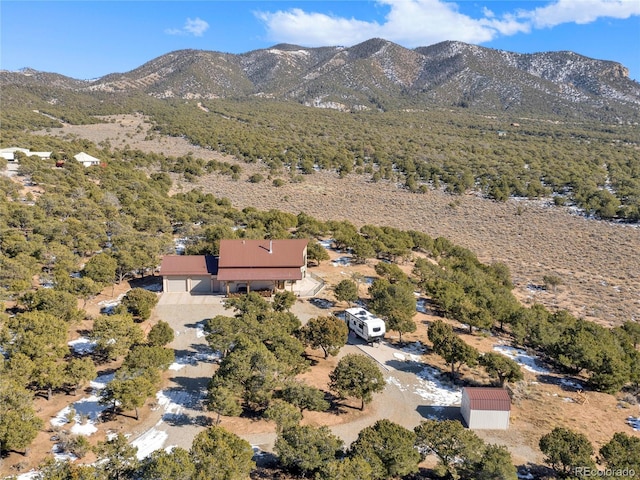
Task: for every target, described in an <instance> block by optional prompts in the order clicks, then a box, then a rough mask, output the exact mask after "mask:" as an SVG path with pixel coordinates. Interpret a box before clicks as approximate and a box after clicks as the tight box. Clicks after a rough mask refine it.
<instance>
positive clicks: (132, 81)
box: [0, 39, 640, 122]
mask: <svg viewBox="0 0 640 480" xmlns="http://www.w3.org/2000/svg"><path fill="white" fill-rule="evenodd" d="M0 80H1V82H2V84H3V85H7V84H21V85H24V86H33V85H39V86H49V87H51V88H59V89H70V90H75V91H77V92H83V93H89V94H91V92H102V93H105V92H109V93H118V92H121V93H136V92H138V93H144V94H146V95H150V96H153V97H156V98H184V99H193V98H201V99H213V98H251V97H266V98H274V99H278V100H289V101H295V102H299V103H302V104H305V105H309V106H315V107H322V108H334V109H339V110H345V111H354V110H363V109H382V110H391V109H401V108H404V109H407V108H426V107H431V106H444V107H447V106H449V107H450V106H457V107H465V108H469V109H473V110H474V111H481V112H486V113H490V112H504V111H507V112H511V113H514V114H519V115H524V114H534V115H545V116H547V115H553V116H560V117H568V118H585V119H594V120H606V121H623V122H627V121H637V120H638V119H639V117H640V113H639V111H640V83H638V82H636V81H633V80H631V79H630V78H629V76H628V70H627V69H626V68H625V67H624V66H623V65H621V64H619V63H616V62H611V61H604V60H594V59H591V58H587V57H583V56H581V55H578V54H576V53H573V52H546V53H535V54H518V53H513V52H506V51H501V50H494V49H490V48H484V47H479V46H475V45H469V44H465V43H461V42H442V43H439V44H436V45H432V46H429V47H419V48H416V49H407V48H404V47H402V46H400V45H397V44H394V43H392V42H389V41H386V40H382V39H371V40H368V41H366V42H363V43H361V44H358V45H355V46H353V47H349V48H346V47H321V48H304V47H300V46H296V45H287V44H280V45H275V46H273V47H271V48H267V49H261V50H254V51H251V52H248V53H244V54H239V55H236V54H228V53H221V52H214V51H199V50H181V51H175V52H171V53H168V54H166V55H162V56H160V57H158V58H155V59H153V60H151V61H149V62H147V63H145V64H144V65H142V66H140V67H139V68H136V69H135V70H132V71H130V72H127V73H114V74H109V75H106V76H104V77H102V78H100V79H97V80H93V81H80V80H74V79H70V78H67V77H64V76H61V75H57V74H49V73H42V72H35V71H33V70H24V71H21V72H7V71H3V72H1V73H0Z"/></svg>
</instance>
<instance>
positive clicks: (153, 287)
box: [142, 283, 162, 292]
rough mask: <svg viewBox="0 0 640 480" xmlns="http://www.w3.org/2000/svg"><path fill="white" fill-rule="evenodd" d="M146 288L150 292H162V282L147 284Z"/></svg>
mask: <svg viewBox="0 0 640 480" xmlns="http://www.w3.org/2000/svg"><path fill="white" fill-rule="evenodd" d="M142 288H144V289H145V290H149V291H150V292H161V291H162V283H152V284H150V285H145V286H144V287H142Z"/></svg>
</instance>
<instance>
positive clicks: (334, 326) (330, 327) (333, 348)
mask: <svg viewBox="0 0 640 480" xmlns="http://www.w3.org/2000/svg"><path fill="white" fill-rule="evenodd" d="M300 335H301V337H302V341H303V342H304V343H305V344H306V345H309V346H310V347H311V348H322V351H323V352H324V358H327V357H328V356H329V355H332V356H336V355H337V354H338V352H339V351H340V349H341V348H342V347H343V346H344V345H345V344H346V343H347V339H348V337H349V328H348V327H347V324H346V322H344V321H342V320H340V319H339V318H337V317H334V316H326V317H325V316H320V317H314V318H311V319H310V320H309V321H308V322H307V324H306V325H305V326H304V327H302V328H301V329H300Z"/></svg>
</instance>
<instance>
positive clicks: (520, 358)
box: [493, 345, 550, 375]
mask: <svg viewBox="0 0 640 480" xmlns="http://www.w3.org/2000/svg"><path fill="white" fill-rule="evenodd" d="M493 350H494V351H496V352H498V353H501V354H502V355H504V356H506V357H509V358H510V359H512V360H515V361H516V362H518V363H519V364H520V365H522V366H523V368H524V369H525V370H529V371H530V372H533V373H537V374H538V375H544V374H547V373H550V372H549V370H547V369H546V368H544V367H541V366H540V365H538V362H537V358H536V357H535V356H533V355H529V354H528V353H527V352H525V351H524V350H521V349H519V348H514V347H508V346H506V345H494V347H493Z"/></svg>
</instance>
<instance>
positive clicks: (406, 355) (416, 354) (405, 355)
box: [393, 342, 425, 362]
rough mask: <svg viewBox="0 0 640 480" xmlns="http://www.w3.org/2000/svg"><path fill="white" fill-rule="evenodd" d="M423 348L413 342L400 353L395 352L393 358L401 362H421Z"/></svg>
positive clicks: (418, 343)
mask: <svg viewBox="0 0 640 480" xmlns="http://www.w3.org/2000/svg"><path fill="white" fill-rule="evenodd" d="M424 351H425V348H424V346H423V345H422V344H421V343H420V342H414V343H411V344H409V345H407V346H405V347H404V348H403V349H402V352H395V353H394V354H393V356H394V358H397V359H398V360H402V361H403V362H421V361H422V355H423V354H424Z"/></svg>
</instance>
